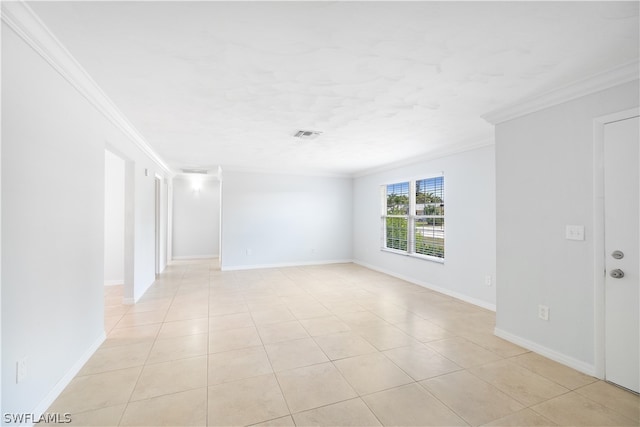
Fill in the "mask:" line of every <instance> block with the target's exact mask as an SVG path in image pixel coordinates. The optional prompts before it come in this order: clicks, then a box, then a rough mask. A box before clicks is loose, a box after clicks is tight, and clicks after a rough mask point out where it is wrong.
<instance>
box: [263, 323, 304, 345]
mask: <svg viewBox="0 0 640 427" xmlns="http://www.w3.org/2000/svg"><path fill="white" fill-rule="evenodd" d="M258 333H259V334H260V338H262V342H263V343H264V344H272V343H277V342H282V341H291V340H296V339H300V338H308V337H309V334H308V333H307V331H306V330H305V329H304V328H303V327H302V325H301V324H300V322H298V321H297V320H292V321H289V322H281V323H270V324H267V325H259V326H258Z"/></svg>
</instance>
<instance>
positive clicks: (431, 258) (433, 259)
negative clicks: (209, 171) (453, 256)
mask: <svg viewBox="0 0 640 427" xmlns="http://www.w3.org/2000/svg"><path fill="white" fill-rule="evenodd" d="M380 250H381V251H382V252H389V253H391V254H396V255H402V256H406V257H410V258H417V259H422V260H425V261H431V262H435V263H437V264H444V258H438V257H434V256H429V255H420V254H410V253H408V252H404V251H397V250H395V249H389V248H380Z"/></svg>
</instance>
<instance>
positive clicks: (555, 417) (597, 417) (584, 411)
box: [531, 392, 638, 427]
mask: <svg viewBox="0 0 640 427" xmlns="http://www.w3.org/2000/svg"><path fill="white" fill-rule="evenodd" d="M531 409H533V410H534V411H536V412H537V413H539V414H541V415H542V416H544V417H546V418H548V419H550V420H551V421H553V422H555V423H557V424H559V425H571V426H598V427H600V426H637V425H638V423H637V422H635V421H633V420H631V419H629V418H626V417H624V416H622V415H620V414H619V413H618V412H615V411H613V410H612V409H609V408H607V407H606V406H603V405H601V404H599V403H596V402H594V401H593V400H591V399H588V398H586V397H584V396H582V395H580V394H578V393H575V392H570V393H567V394H564V395H562V396H559V397H556V398H553V399H551V400H547V401H546V402H543V403H540V404H539V405H536V406H532V407H531Z"/></svg>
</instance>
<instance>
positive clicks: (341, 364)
mask: <svg viewBox="0 0 640 427" xmlns="http://www.w3.org/2000/svg"><path fill="white" fill-rule="evenodd" d="M334 365H335V366H336V368H338V370H339V371H340V373H341V374H342V376H343V377H345V379H346V380H347V381H348V382H349V384H351V387H353V388H354V390H355V391H356V392H358V394H359V395H361V396H362V395H364V394H370V393H374V392H376V391H381V390H386V389H388V388H393V387H398V386H400V385H404V384H408V383H411V382H413V379H412V378H411V377H410V376H409V375H407V374H406V373H404V372H403V371H402V370H401V369H400V368H398V367H397V366H396V365H395V364H394V363H393V362H392V361H391V360H389V359H388V358H387V357H386V356H385V355H384V354H382V353H372V354H365V355H362V356H355V357H350V358H348V359H341V360H336V361H335V362H334Z"/></svg>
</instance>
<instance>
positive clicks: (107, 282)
mask: <svg viewBox="0 0 640 427" xmlns="http://www.w3.org/2000/svg"><path fill="white" fill-rule="evenodd" d="M123 284H124V279H116V280H105V281H104V285H105V286H115V285H123Z"/></svg>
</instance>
